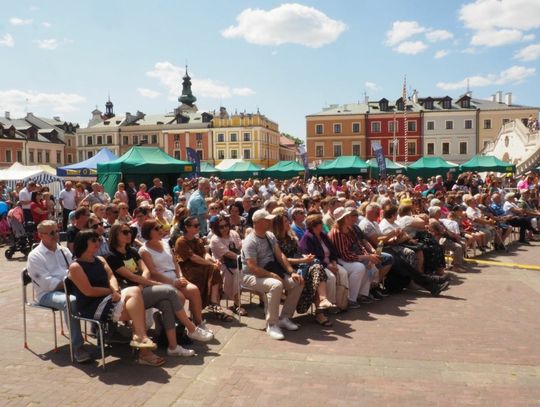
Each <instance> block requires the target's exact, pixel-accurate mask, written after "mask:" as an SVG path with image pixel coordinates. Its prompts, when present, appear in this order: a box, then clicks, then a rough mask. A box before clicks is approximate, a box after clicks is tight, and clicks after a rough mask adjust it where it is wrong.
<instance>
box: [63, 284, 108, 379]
mask: <svg viewBox="0 0 540 407" xmlns="http://www.w3.org/2000/svg"><path fill="white" fill-rule="evenodd" d="M74 288H75V285H74V283H73V281H71V280H70V279H69V277H65V278H64V290H65V293H66V305H67V311H68V317H72V318H74V319H78V320H80V321H84V322H89V323H91V324H94V325H96V327H97V330H98V335H99V336H98V341H99V342H98V343H99V347H100V348H101V365H102V367H103V369H105V344H104V342H103V329H104V323H103V322H101V321H99V320H97V319H92V318H84V317H81V316H80V315H78V314H74V313H73V305H72V304H71V297H70V295H74V291H75V290H74ZM69 321H70V319H69V318H68V327H69V328H70V332H71V326H70V322H69ZM69 354H70V356H71V362H72V363H73V359H74V357H73V345H72V344H71V341H69Z"/></svg>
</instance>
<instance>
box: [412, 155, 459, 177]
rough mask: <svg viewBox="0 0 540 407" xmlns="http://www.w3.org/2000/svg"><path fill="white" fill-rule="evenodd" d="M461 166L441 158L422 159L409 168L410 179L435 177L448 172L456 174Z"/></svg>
mask: <svg viewBox="0 0 540 407" xmlns="http://www.w3.org/2000/svg"><path fill="white" fill-rule="evenodd" d="M458 168H459V165H457V164H454V163H450V162H448V161H444V160H443V159H442V158H441V157H422V158H420V159H419V160H417V161H415V162H414V163H412V164H411V165H409V166H408V167H407V175H408V176H409V178H411V179H414V178H416V177H422V178H427V177H433V176H435V175H443V176H444V174H446V173H447V172H456V171H457V170H458Z"/></svg>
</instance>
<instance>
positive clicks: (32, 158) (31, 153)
mask: <svg viewBox="0 0 540 407" xmlns="http://www.w3.org/2000/svg"><path fill="white" fill-rule="evenodd" d="M79 153H81V151H79ZM28 161H30V162H31V163H33V162H34V151H30V152H29V153H28ZM81 161H82V160H81Z"/></svg>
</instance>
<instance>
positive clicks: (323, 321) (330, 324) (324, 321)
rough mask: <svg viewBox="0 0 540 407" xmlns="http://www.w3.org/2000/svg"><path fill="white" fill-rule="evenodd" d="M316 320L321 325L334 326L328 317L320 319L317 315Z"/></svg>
mask: <svg viewBox="0 0 540 407" xmlns="http://www.w3.org/2000/svg"><path fill="white" fill-rule="evenodd" d="M318 315H323V316H324V314H318ZM315 322H316V323H317V324H318V325H320V326H324V327H327V328H328V327H331V326H332V321H330V320H329V319H328V318H326V317H324V319H323V320H320V319H317V317H315Z"/></svg>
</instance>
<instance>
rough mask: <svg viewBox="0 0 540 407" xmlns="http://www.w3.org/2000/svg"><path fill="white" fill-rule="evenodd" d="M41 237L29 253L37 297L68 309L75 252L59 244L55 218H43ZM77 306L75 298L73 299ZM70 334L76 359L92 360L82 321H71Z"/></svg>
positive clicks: (50, 305)
mask: <svg viewBox="0 0 540 407" xmlns="http://www.w3.org/2000/svg"><path fill="white" fill-rule="evenodd" d="M37 230H38V235H39V238H40V239H41V242H40V243H39V245H38V246H37V247H36V248H35V249H34V250H32V251H31V252H30V254H29V255H28V264H27V269H28V275H29V276H30V278H31V279H32V284H33V285H34V291H35V293H36V300H37V301H38V303H39V304H41V305H44V306H47V307H52V308H55V309H58V310H62V311H64V315H66V314H65V312H66V295H65V293H64V283H63V281H64V277H65V276H66V275H67V271H68V268H69V265H70V264H71V263H72V258H71V253H70V251H69V250H68V249H67V248H66V247H63V246H62V245H59V244H58V237H59V235H58V226H57V224H56V222H54V221H52V220H44V221H42V222H41V223H40V224H39V225H38V227H37ZM71 301H72V303H73V304H74V305H75V297H73V298H72V299H71ZM70 327H71V332H70V337H71V343H72V345H73V349H75V360H76V361H77V362H79V363H83V362H87V361H89V360H90V359H91V357H90V355H89V354H88V352H86V351H85V350H84V348H83V343H84V342H83V338H82V335H81V326H80V324H79V320H77V319H73V318H72V319H71V320H70Z"/></svg>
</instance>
